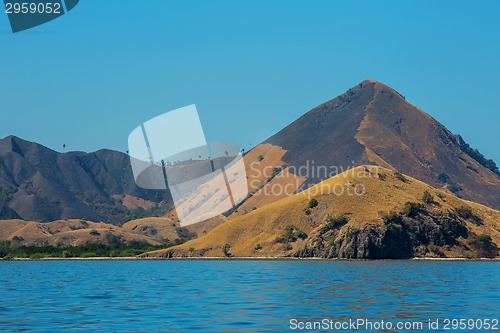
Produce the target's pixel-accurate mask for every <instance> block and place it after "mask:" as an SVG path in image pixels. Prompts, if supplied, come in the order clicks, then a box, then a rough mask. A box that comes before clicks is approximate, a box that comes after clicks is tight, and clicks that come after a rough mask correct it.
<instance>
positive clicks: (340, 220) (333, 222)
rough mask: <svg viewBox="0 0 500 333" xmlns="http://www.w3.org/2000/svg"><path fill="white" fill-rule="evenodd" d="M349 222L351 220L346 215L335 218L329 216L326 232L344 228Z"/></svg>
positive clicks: (326, 221) (326, 222) (326, 218)
mask: <svg viewBox="0 0 500 333" xmlns="http://www.w3.org/2000/svg"><path fill="white" fill-rule="evenodd" d="M348 222H349V219H348V218H347V217H346V216H345V215H344V214H339V215H337V216H334V217H331V216H330V215H327V216H326V217H325V229H326V230H333V229H339V228H341V227H342V226H344V225H346V224H347V223H348ZM326 230H325V231H326Z"/></svg>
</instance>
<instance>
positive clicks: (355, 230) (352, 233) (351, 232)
mask: <svg viewBox="0 0 500 333" xmlns="http://www.w3.org/2000/svg"><path fill="white" fill-rule="evenodd" d="M360 232H361V230H360V229H358V228H349V230H347V233H346V241H347V243H349V242H350V241H351V240H352V239H353V238H354V237H356V236H357V235H358V234H359V233H360Z"/></svg>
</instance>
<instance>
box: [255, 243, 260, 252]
mask: <svg viewBox="0 0 500 333" xmlns="http://www.w3.org/2000/svg"><path fill="white" fill-rule="evenodd" d="M253 249H254V251H255V252H257V251H260V250H262V245H260V244H255V247H254V248H253Z"/></svg>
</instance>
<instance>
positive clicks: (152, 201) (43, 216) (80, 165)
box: [0, 136, 169, 224]
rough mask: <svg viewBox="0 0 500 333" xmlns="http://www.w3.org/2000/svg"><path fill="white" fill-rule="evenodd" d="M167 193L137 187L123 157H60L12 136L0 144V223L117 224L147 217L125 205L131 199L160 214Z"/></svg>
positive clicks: (106, 152)
mask: <svg viewBox="0 0 500 333" xmlns="http://www.w3.org/2000/svg"><path fill="white" fill-rule="evenodd" d="M167 195H168V193H167V191H158V192H156V191H148V190H144V189H141V188H139V187H137V186H136V185H135V182H134V179H133V175H132V170H131V167H130V161H129V157H128V156H127V155H126V154H122V153H120V152H116V151H111V150H99V151H97V152H94V153H88V154H87V153H83V152H69V153H65V154H61V153H57V152H55V151H53V150H51V149H48V148H46V147H44V146H42V145H39V144H36V143H33V142H28V141H25V140H22V139H20V138H17V137H14V136H9V137H6V138H4V139H1V140H0V219H16V218H22V219H25V220H35V221H54V220H59V219H72V218H78V219H88V220H93V221H103V222H106V223H115V224H118V223H123V222H125V221H127V220H130V219H133V218H134V217H141V215H147V214H146V213H145V212H144V209H143V208H140V207H137V205H135V206H134V205H132V207H130V205H129V202H128V201H130V199H131V198H139V199H142V203H143V206H144V207H145V208H149V209H150V210H155V209H156V210H161V211H166V210H167V209H166V208H168V206H165V207H163V209H160V206H161V205H159V204H160V203H162V202H165V201H169V198H168V197H167ZM123 199H127V201H126V202H124V201H123ZM127 206H128V208H127ZM129 208H130V209H129ZM150 213H151V214H153V212H152V211H151V212H150Z"/></svg>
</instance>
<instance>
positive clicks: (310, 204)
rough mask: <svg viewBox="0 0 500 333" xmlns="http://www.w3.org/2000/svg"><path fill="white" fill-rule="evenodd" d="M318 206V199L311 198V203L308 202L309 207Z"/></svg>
mask: <svg viewBox="0 0 500 333" xmlns="http://www.w3.org/2000/svg"><path fill="white" fill-rule="evenodd" d="M316 206H318V200H316V199H314V198H312V199H311V200H309V203H308V204H307V207H309V208H314V207H316Z"/></svg>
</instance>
